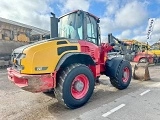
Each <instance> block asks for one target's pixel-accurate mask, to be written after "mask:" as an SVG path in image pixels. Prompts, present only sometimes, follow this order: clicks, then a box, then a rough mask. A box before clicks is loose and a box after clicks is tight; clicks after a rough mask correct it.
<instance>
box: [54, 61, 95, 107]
mask: <svg viewBox="0 0 160 120" xmlns="http://www.w3.org/2000/svg"><path fill="white" fill-rule="evenodd" d="M94 84H95V81H94V76H93V73H92V72H91V70H90V69H89V68H88V67H87V66H85V65H82V64H72V65H70V66H68V67H66V68H65V69H64V70H63V69H62V70H61V71H59V72H58V75H57V87H56V88H55V96H56V98H57V99H58V101H60V102H61V103H62V104H64V105H66V106H67V107H69V108H71V109H75V108H78V107H81V106H83V105H84V104H85V103H86V102H87V101H88V100H89V98H90V97H91V95H92V93H93V90H94Z"/></svg>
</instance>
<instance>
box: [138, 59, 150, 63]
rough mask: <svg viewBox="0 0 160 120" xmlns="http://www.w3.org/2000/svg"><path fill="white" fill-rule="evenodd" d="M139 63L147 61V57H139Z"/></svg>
mask: <svg viewBox="0 0 160 120" xmlns="http://www.w3.org/2000/svg"><path fill="white" fill-rule="evenodd" d="M139 63H148V59H147V58H141V59H140V60H139Z"/></svg>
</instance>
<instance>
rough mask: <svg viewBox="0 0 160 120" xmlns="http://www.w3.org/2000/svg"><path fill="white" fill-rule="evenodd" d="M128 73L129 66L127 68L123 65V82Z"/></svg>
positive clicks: (126, 79)
mask: <svg viewBox="0 0 160 120" xmlns="http://www.w3.org/2000/svg"><path fill="white" fill-rule="evenodd" d="M129 73H130V71H129V68H128V67H125V68H124V69H123V78H122V80H123V82H125V83H126V82H128V79H129Z"/></svg>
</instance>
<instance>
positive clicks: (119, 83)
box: [110, 60, 132, 90]
mask: <svg viewBox="0 0 160 120" xmlns="http://www.w3.org/2000/svg"><path fill="white" fill-rule="evenodd" d="M126 68H127V69H128V70H129V73H128V75H129V76H128V77H127V78H128V79H127V80H126V81H125V82H124V80H123V75H124V69H126ZM116 71H117V72H116V76H115V77H110V82H111V84H112V85H113V86H114V87H116V88H117V89H119V90H123V89H126V88H127V87H128V86H129V84H130V81H131V78H132V67H131V65H130V63H129V62H128V61H125V60H123V61H122V62H121V63H120V64H119V66H118V69H117V70H116Z"/></svg>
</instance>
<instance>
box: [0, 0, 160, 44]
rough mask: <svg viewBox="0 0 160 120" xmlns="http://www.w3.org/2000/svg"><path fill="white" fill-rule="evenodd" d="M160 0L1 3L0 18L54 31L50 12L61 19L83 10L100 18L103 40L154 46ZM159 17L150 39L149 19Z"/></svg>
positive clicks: (0, 0)
mask: <svg viewBox="0 0 160 120" xmlns="http://www.w3.org/2000/svg"><path fill="white" fill-rule="evenodd" d="M159 6H160V0H0V17H3V18H7V19H10V20H14V21H17V22H21V23H24V24H28V25H32V26H35V27H39V28H42V29H46V30H50V16H51V15H50V12H53V13H55V14H56V16H57V17H60V16H61V15H63V14H66V13H68V12H71V11H73V10H77V9H81V10H84V11H87V12H90V13H92V14H94V15H96V16H97V17H99V18H100V27H101V36H102V41H103V42H105V41H106V40H107V35H108V33H112V34H113V35H114V36H115V37H117V38H119V39H135V40H138V41H143V42H147V41H148V42H149V44H153V43H155V42H157V41H158V40H159V39H160V7H159ZM149 18H155V22H154V26H153V32H152V34H151V39H149V40H147V30H148V29H147V27H148V19H149Z"/></svg>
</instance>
